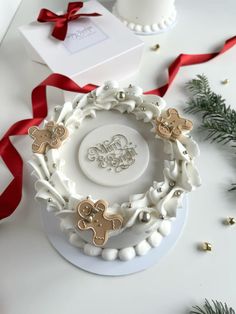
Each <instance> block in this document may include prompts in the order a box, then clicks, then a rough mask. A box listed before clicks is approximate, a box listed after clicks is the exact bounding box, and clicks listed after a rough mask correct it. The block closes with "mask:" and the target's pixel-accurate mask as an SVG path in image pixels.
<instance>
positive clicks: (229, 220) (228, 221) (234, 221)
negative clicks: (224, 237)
mask: <svg viewBox="0 0 236 314" xmlns="http://www.w3.org/2000/svg"><path fill="white" fill-rule="evenodd" d="M225 223H226V224H227V225H230V226H232V225H235V224H236V219H235V218H234V217H228V218H227V219H226V221H225Z"/></svg>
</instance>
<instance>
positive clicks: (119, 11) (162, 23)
mask: <svg viewBox="0 0 236 314" xmlns="http://www.w3.org/2000/svg"><path fill="white" fill-rule="evenodd" d="M174 2H175V0H146V1H137V0H117V1H116V4H115V6H114V8H113V13H114V14H115V15H116V16H118V17H119V18H120V19H121V20H122V21H123V23H124V24H125V25H126V26H127V27H129V28H130V29H131V30H133V31H135V32H137V33H145V34H152V33H158V32H161V31H164V30H167V29H169V28H170V27H171V26H173V25H174V23H175V20H176V9H175V5H174Z"/></svg>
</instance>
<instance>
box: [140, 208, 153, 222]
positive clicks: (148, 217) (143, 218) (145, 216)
mask: <svg viewBox="0 0 236 314" xmlns="http://www.w3.org/2000/svg"><path fill="white" fill-rule="evenodd" d="M138 218H139V221H140V222H144V223H147V222H149V221H150V220H151V215H150V213H149V212H147V211H141V212H140V213H139V215H138Z"/></svg>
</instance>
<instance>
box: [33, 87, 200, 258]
mask: <svg viewBox="0 0 236 314" xmlns="http://www.w3.org/2000/svg"><path fill="white" fill-rule="evenodd" d="M165 106H166V103H165V101H164V99H163V98H161V97H158V96H155V95H145V94H143V92H142V89H141V88H140V87H136V86H132V85H130V86H129V87H127V88H121V87H119V85H118V83H116V82H106V83H105V84H104V85H103V86H101V87H99V88H97V89H95V90H93V91H92V92H90V93H88V94H85V95H84V94H78V95H77V96H76V98H75V99H74V100H73V101H72V102H66V103H65V104H64V105H62V106H56V107H55V108H54V111H53V115H52V117H51V118H50V119H49V120H48V121H45V123H44V126H43V127H42V128H38V127H36V126H35V127H31V128H30V129H29V135H30V137H31V138H32V139H33V143H32V151H33V158H32V160H30V161H29V163H30V164H31V166H32V167H33V169H34V171H33V174H34V175H35V176H36V178H37V180H36V182H35V189H36V191H37V193H36V199H38V200H40V201H42V202H43V203H46V205H45V206H46V207H47V210H48V211H50V212H53V213H54V214H55V219H58V220H59V222H60V227H61V231H62V232H64V234H65V236H66V237H67V239H68V241H69V243H70V244H71V245H73V246H75V247H78V250H82V251H83V252H84V254H86V255H90V256H100V257H101V258H102V259H104V260H106V261H113V260H115V259H119V260H121V261H128V260H131V259H133V258H134V257H135V256H142V255H145V254H147V253H148V252H149V251H150V250H151V249H152V248H156V247H158V246H159V245H160V243H161V242H162V240H163V238H164V237H166V236H168V235H169V233H170V232H171V225H172V223H173V221H174V220H175V219H178V215H177V209H178V208H179V207H180V206H181V202H182V199H183V196H184V194H185V193H186V192H190V191H192V190H193V189H194V188H195V187H197V186H199V185H200V178H199V174H198V171H197V169H196V168H195V165H194V159H195V157H197V156H198V154H199V149H198V145H197V144H196V142H195V141H194V140H193V139H192V137H191V136H189V135H188V133H189V131H191V129H192V126H193V125H192V122H191V121H189V120H188V119H186V118H183V117H181V116H180V115H179V113H178V111H177V110H176V109H174V108H165ZM99 112H101V115H104V114H105V113H108V112H109V113H111V112H116V113H117V114H118V113H119V117H120V116H121V114H122V117H123V116H124V117H125V118H127V119H129V120H130V121H131V120H132V119H134V120H135V121H138V123H141V124H142V125H144V126H145V127H146V124H148V125H150V131H149V130H148V134H149V135H150V136H151V138H152V139H153V140H154V141H155V142H156V141H159V142H160V143H161V144H162V151H160V149H159V152H158V154H163V156H164V161H163V168H162V169H161V177H162V179H161V180H159V178H158V175H157V174H158V167H157V166H155V165H154V166H153V168H152V169H151V172H152V175H153V176H154V177H156V180H153V181H151V182H149V181H148V175H147V167H148V164H149V163H150V161H151V158H153V157H152V155H153V154H149V152H151V144H149V145H147V144H146V138H145V137H147V136H145V135H141V134H140V132H139V130H134V129H133V128H131V127H129V126H125V125H122V124H117V123H111V121H108V120H109V119H110V118H109V119H108V118H107V119H105V120H104V121H105V122H104V121H103V123H102V125H97V127H95V128H92V131H91V132H87V130H86V127H88V125H90V127H91V126H93V125H95V123H94V122H93V121H94V120H97V119H98V118H96V117H97V116H98V113H99ZM99 114H100V113H99ZM91 118H93V119H91ZM95 118H96V119H95ZM129 120H127V121H129ZM140 129H141V127H140ZM83 130H84V131H83ZM79 136H81V137H82V140H81V141H80V142H79V143H78V137H79ZM75 148H78V149H75ZM149 155H150V156H149ZM154 157H155V158H156V156H154ZM155 160H156V159H155ZM79 167H81V169H82V172H83V174H82V173H80V174H79V172H78V171H77V170H78V168H79ZM83 176H86V177H87V180H88V182H89V184H88V185H87V186H85V185H84V184H83V183H82V177H83ZM138 181H140V182H142V183H143V184H144V185H146V184H147V188H146V190H145V191H143V192H142V193H140V191H138V193H133V194H132V195H130V196H129V197H128V199H123V200H122V202H120V203H118V202H115V203H112V202H111V201H110V198H112V197H114V196H115V195H116V194H118V193H120V191H121V190H120V188H121V186H122V185H123V186H124V190H122V191H125V190H127V191H128V190H129V189H130V188H133V189H134V188H135V184H134V182H138ZM95 183H96V184H97V185H99V184H101V185H102V186H103V190H100V192H99V193H102V192H101V191H106V189H108V190H109V193H108V197H107V195H106V197H104V195H96V197H95V196H94V195H93V194H98V193H97V192H96V191H95V188H94V186H95ZM131 183H132V184H131ZM82 190H83V192H82ZM109 195H110V197H109ZM121 195H122V194H121Z"/></svg>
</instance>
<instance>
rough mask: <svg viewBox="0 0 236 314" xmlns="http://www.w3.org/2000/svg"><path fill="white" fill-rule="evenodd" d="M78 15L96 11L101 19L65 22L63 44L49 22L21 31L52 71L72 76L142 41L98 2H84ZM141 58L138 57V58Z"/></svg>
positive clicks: (137, 45)
mask: <svg viewBox="0 0 236 314" xmlns="http://www.w3.org/2000/svg"><path fill="white" fill-rule="evenodd" d="M79 12H80V13H91V12H97V13H100V14H101V16H97V17H82V18H79V19H77V20H75V21H71V22H69V23H68V31H67V36H66V39H65V40H64V41H60V40H57V39H55V38H53V37H52V36H51V32H52V28H53V25H52V23H39V22H32V23H30V24H28V25H25V26H21V27H20V31H21V33H22V35H23V36H24V38H25V39H26V41H27V42H28V44H30V46H31V48H33V49H34V50H35V51H36V52H37V54H38V56H39V59H38V60H37V58H34V59H35V61H38V62H43V63H45V64H47V66H48V67H49V68H50V69H51V70H52V72H57V73H61V74H64V75H67V76H69V77H74V76H75V75H76V74H78V73H83V72H84V71H87V70H88V69H90V68H93V67H96V66H98V65H102V64H103V63H106V62H108V61H110V60H112V59H113V58H117V57H118V56H121V55H122V54H125V53H127V52H129V51H132V50H134V49H137V48H140V47H141V48H142V46H143V42H142V41H141V40H140V38H138V37H137V36H135V35H134V34H133V33H132V32H131V31H129V30H128V29H127V28H126V27H125V26H124V25H123V24H122V23H121V22H120V21H119V20H118V19H117V18H116V17H115V16H114V15H113V14H111V13H110V12H109V11H108V10H107V9H106V8H105V7H104V6H102V5H101V4H100V3H99V2H97V1H89V2H86V3H85V5H84V7H83V8H82V9H81V10H80V11H79ZM140 57H141V55H140Z"/></svg>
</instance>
